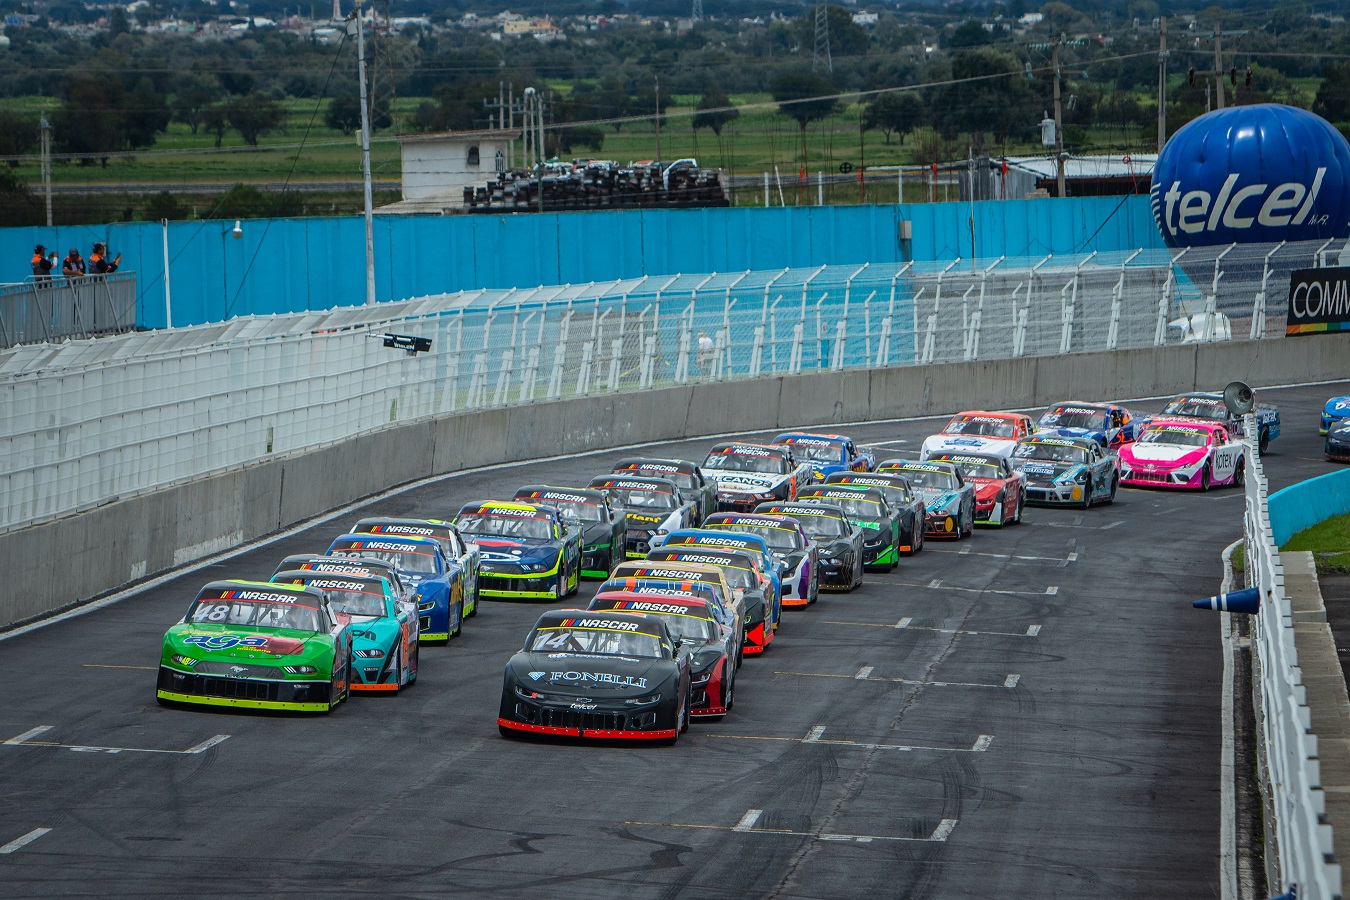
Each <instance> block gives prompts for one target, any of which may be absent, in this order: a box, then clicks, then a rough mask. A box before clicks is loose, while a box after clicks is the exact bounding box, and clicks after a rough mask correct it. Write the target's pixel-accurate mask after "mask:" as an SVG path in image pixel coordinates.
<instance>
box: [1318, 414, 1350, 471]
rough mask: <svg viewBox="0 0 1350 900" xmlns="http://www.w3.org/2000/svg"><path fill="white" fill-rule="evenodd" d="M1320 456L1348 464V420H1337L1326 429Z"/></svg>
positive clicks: (1349, 435) (1349, 444)
mask: <svg viewBox="0 0 1350 900" xmlns="http://www.w3.org/2000/svg"><path fill="white" fill-rule="evenodd" d="M1322 454H1323V455H1324V456H1326V458H1327V459H1330V460H1334V461H1336V462H1350V419H1337V420H1336V421H1335V422H1334V423H1332V425H1331V427H1330V428H1328V429H1327V440H1326V443H1324V444H1323V445H1322Z"/></svg>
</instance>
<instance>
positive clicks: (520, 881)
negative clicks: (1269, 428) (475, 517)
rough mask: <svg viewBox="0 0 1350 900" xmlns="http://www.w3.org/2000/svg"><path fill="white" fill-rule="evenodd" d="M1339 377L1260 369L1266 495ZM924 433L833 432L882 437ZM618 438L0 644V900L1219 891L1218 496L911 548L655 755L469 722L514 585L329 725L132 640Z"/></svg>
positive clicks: (502, 634) (581, 465)
mask: <svg viewBox="0 0 1350 900" xmlns="http://www.w3.org/2000/svg"><path fill="white" fill-rule="evenodd" d="M1347 390H1350V388H1347V387H1345V386H1324V387H1310V388H1298V389H1286V390H1271V391H1265V392H1263V393H1262V397H1261V399H1262V400H1263V401H1267V402H1274V403H1277V404H1278V405H1279V406H1280V408H1281V412H1282V415H1283V419H1284V429H1285V434H1284V436H1283V437H1281V438H1280V439H1279V440H1277V441H1276V442H1275V443H1274V445H1273V446H1272V448H1271V452H1270V453H1269V454H1268V455H1267V457H1266V462H1267V466H1268V470H1269V474H1270V476H1271V480H1272V483H1273V486H1274V487H1279V486H1283V485H1284V484H1287V483H1290V482H1292V481H1296V480H1300V479H1302V478H1306V477H1309V476H1311V475H1314V474H1318V473H1321V472H1324V471H1326V470H1328V469H1329V468H1330V465H1331V464H1328V463H1325V462H1324V461H1323V460H1322V458H1321V454H1320V448H1321V439H1320V438H1319V437H1318V436H1317V434H1316V423H1317V410H1318V409H1319V408H1320V406H1321V404H1322V402H1323V400H1324V399H1325V398H1326V397H1328V396H1331V395H1332V394H1335V393H1345V392H1346V391H1347ZM1134 406H1135V408H1137V409H1139V410H1141V411H1152V410H1157V409H1159V408H1161V403H1160V402H1159V401H1144V402H1138V403H1135V404H1134ZM938 427H940V422H939V421H936V420H932V419H929V420H925V421H908V422H898V423H890V424H873V425H866V426H856V427H850V428H847V429H841V430H846V431H847V432H848V433H850V434H852V435H853V436H855V437H857V438H859V439H861V440H862V441H863V442H864V443H870V444H877V443H881V442H890V443H888V444H886V445H885V447H886V449H888V450H891V451H894V452H895V453H896V455H903V454H913V453H914V452H916V451H917V448H918V446H919V443H920V442H921V440H922V438H923V437H924V436H925V435H926V434H929V433H931V432H933V431H935V430H937V428H938ZM711 443H712V441H711V440H697V441H688V442H683V443H676V444H670V445H665V446H662V447H660V448H652V449H651V451H650V452H652V453H653V454H659V455H673V456H683V457H686V458H691V459H702V457H703V455H704V453H705V451H706V449H707V448H708V447H709V445H710V444H711ZM560 449H565V448H560ZM624 455H631V454H630V452H629V451H613V452H606V453H600V454H593V455H590V456H585V457H580V458H572V459H565V460H559V461H555V462H547V463H531V464H524V465H516V466H509V467H503V468H500V469H497V470H494V471H491V472H484V473H476V474H466V475H462V476H458V477H451V478H447V479H445V480H442V481H440V482H437V483H434V484H430V485H426V486H422V487H419V488H416V489H414V490H411V491H408V492H406V493H402V494H398V495H395V496H392V497H388V498H386V499H382V500H379V501H376V502H372V503H369V504H367V505H364V506H363V507H362V508H360V509H358V510H353V511H352V512H350V513H348V514H345V515H343V516H342V517H340V518H339V519H336V520H334V521H329V522H325V523H322V524H319V525H316V526H314V527H312V528H310V529H308V530H306V531H302V532H299V533H297V534H294V535H290V536H286V537H283V538H281V539H278V540H276V541H275V542H273V543H271V544H270V545H267V546H263V547H259V548H256V549H252V550H249V551H248V552H245V553H243V554H241V555H238V556H236V557H234V558H231V559H227V560H224V561H222V562H219V563H216V564H213V565H210V566H209V567H207V568H204V569H202V570H199V571H195V572H192V573H189V574H185V575H183V576H181V577H178V578H175V579H171V580H168V581H166V582H164V583H161V584H158V585H156V586H154V587H151V588H148V589H146V590H144V591H143V592H140V593H138V594H137V595H135V596H133V597H131V598H129V599H127V600H125V601H123V602H120V603H117V604H115V605H110V606H107V607H105V608H101V609H98V610H96V611H93V612H91V613H89V614H87V615H83V616H79V617H74V618H69V619H66V620H64V621H59V622H56V623H54V624H52V625H50V626H49V627H44V628H40V629H37V630H33V631H29V632H27V633H23V634H20V635H17V636H14V637H11V638H10V639H8V640H3V641H0V661H3V664H4V671H5V674H6V680H7V684H8V686H7V687H6V688H5V691H4V696H5V700H4V703H3V704H0V779H2V780H0V785H3V787H0V801H2V802H0V894H3V895H4V896H6V897H53V896H62V897H89V896H97V897H103V898H106V897H129V896H136V897H182V896H191V897H241V896H284V895H295V896H341V895H355V896H396V897H430V896H445V895H460V896H474V897H479V896H481V897H492V896H500V897H512V898H521V897H548V898H596V897H618V898H623V900H639V898H669V897H699V898H705V897H706V898H722V897H726V898H732V897H793V898H808V897H819V898H836V897H838V898H844V897H848V898H856V897H873V896H884V897H896V898H966V897H997V898H1023V897H1026V898H1031V897H1036V898H1041V897H1063V898H1121V897H1126V896H1155V895H1156V896H1162V895H1166V896H1177V897H1202V896H1217V893H1218V888H1217V868H1218V866H1217V852H1218V815H1219V755H1218V748H1219V742H1220V715H1219V683H1220V675H1221V672H1220V654H1219V640H1218V621H1217V619H1216V618H1214V617H1213V616H1212V615H1209V614H1205V613H1202V612H1199V611H1196V610H1193V609H1191V606H1190V601H1191V600H1192V599H1195V598H1199V597H1202V596H1206V595H1209V594H1211V593H1214V592H1215V591H1217V589H1218V586H1219V580H1220V575H1221V571H1220V562H1219V553H1220V551H1221V549H1222V548H1223V547H1224V546H1225V545H1227V544H1228V543H1230V542H1231V541H1233V540H1234V539H1235V538H1236V537H1237V536H1238V535H1239V533H1240V529H1241V524H1240V523H1241V516H1242V507H1243V503H1242V499H1241V494H1240V492H1238V491H1235V490H1233V489H1231V488H1230V489H1217V490H1215V491H1213V492H1211V493H1209V494H1204V495H1200V494H1180V493H1172V492H1161V491H1137V490H1122V491H1121V493H1120V496H1119V499H1118V500H1117V501H1116V503H1115V504H1114V505H1111V506H1105V507H1097V508H1093V509H1091V510H1087V511H1082V510H1077V511H1071V510H1048V509H1033V510H1030V511H1029V512H1028V514H1027V516H1026V523H1025V524H1024V525H1021V526H1013V527H1009V528H1005V529H1002V530H998V529H992V530H989V529H980V530H977V532H976V534H975V536H974V537H973V538H972V539H970V540H969V541H966V542H962V543H960V544H951V543H945V544H939V543H936V542H931V543H930V544H929V545H928V548H927V549H925V550H924V551H923V552H922V553H921V554H919V555H918V556H917V557H915V558H913V559H907V560H904V561H902V563H901V565H900V567H899V568H898V569H896V570H895V571H894V572H892V573H891V574H888V575H872V574H869V575H868V576H867V581H866V584H865V585H864V587H863V588H862V589H860V590H859V591H857V592H855V593H853V594H826V595H822V599H821V600H820V602H819V603H818V604H817V605H815V606H814V607H812V608H810V609H808V610H805V611H791V612H788V613H785V616H784V623H783V626H782V628H781V630H780V631H779V637H778V639H777V641H776V642H775V643H774V644H773V646H772V647H771V649H770V650H769V652H768V653H767V654H765V655H764V656H763V657H762V658H747V660H746V662H745V665H744V667H743V668H742V670H741V672H740V676H739V678H738V679H737V691H736V707H735V709H734V710H733V711H732V713H731V715H729V716H728V717H727V718H726V720H725V721H724V722H721V723H718V724H699V723H695V724H694V726H693V727H692V728H691V730H690V731H689V733H688V734H686V735H685V736H684V737H683V738H682V739H681V740H680V742H679V743H678V745H676V746H674V747H648V746H626V745H622V746H613V745H591V744H587V745H579V744H577V743H557V742H553V743H545V742H535V741H517V740H505V739H503V738H501V737H500V736H498V734H497V728H496V724H495V716H496V711H497V703H498V699H499V695H500V690H501V680H502V679H501V676H502V668H503V666H504V664H505V662H506V659H507V658H508V656H509V655H510V654H511V653H512V652H513V651H514V650H515V649H516V648H518V647H519V646H520V643H521V641H522V640H523V639H524V636H525V634H526V632H527V630H528V629H529V627H530V625H531V624H532V623H533V621H534V619H535V617H536V616H537V614H538V613H539V611H540V610H541V609H542V608H544V607H541V606H534V605H529V604H525V603H506V602H487V603H485V604H484V607H483V609H482V612H481V613H480V614H479V616H478V617H477V618H475V619H471V620H469V622H468V624H467V627H466V629H465V633H464V635H463V636H462V637H461V638H458V639H456V640H454V641H452V642H451V644H450V645H449V646H448V647H439V648H438V647H427V648H424V650H423V652H422V659H421V664H422V668H421V676H420V678H419V680H418V682H417V684H416V686H415V687H413V688H411V689H410V690H408V691H406V692H404V693H401V694H399V695H397V696H359V697H356V698H354V699H353V700H352V701H351V702H350V703H347V704H344V705H342V706H341V707H339V708H338V709H337V710H336V711H335V712H334V713H333V714H332V715H331V716H316V717H306V716H292V715H280V714H272V715H269V714H257V713H231V712H220V711H196V710H182V709H166V708H161V707H160V706H158V705H157V704H156V702H155V699H154V682H155V667H156V664H157V662H158V654H159V646H160V639H161V636H162V634H163V632H164V629H165V628H166V627H167V626H168V625H169V624H171V623H172V622H173V621H175V620H176V619H177V618H178V617H179V616H181V615H182V613H183V610H184V609H185V606H186V604H187V603H188V602H189V601H190V599H191V598H192V596H193V594H194V592H195V591H196V590H197V588H198V587H199V586H200V585H201V584H203V583H204V582H206V581H207V580H210V579H213V578H218V577H230V576H234V577H250V578H260V579H261V578H265V577H267V576H268V575H269V574H270V573H271V571H272V569H273V567H274V565H275V563H276V561H277V560H279V559H280V558H281V557H282V556H284V555H286V554H289V553H295V552H301V551H305V550H321V549H322V548H323V547H325V546H326V545H327V543H328V540H329V538H330V537H331V536H333V535H335V534H338V533H340V530H341V528H340V526H341V523H346V522H352V521H355V520H356V519H357V518H358V517H359V516H360V515H370V514H377V513H379V514H389V515H398V516H436V517H446V518H448V517H449V516H450V515H452V514H453V513H454V512H455V510H456V509H457V508H458V506H459V505H460V504H461V503H462V502H466V501H469V500H471V499H479V498H486V497H492V496H496V497H509V496H510V495H511V493H512V492H513V491H514V490H515V488H516V487H517V486H519V485H522V484H526V483H541V482H542V483H551V484H559V485H566V484H584V483H585V479H587V478H588V477H589V476H591V475H592V474H596V473H600V472H604V471H607V469H608V466H609V464H610V463H611V462H612V461H613V460H616V459H618V458H619V457H621V456H624ZM52 552H53V553H59V552H61V550H60V548H55V547H54V548H52ZM592 590H593V587H588V586H587V585H586V584H585V583H583V591H582V598H581V599H579V600H578V601H577V605H584V602H585V599H584V598H585V597H586V596H587V595H588V594H589V593H590V592H591V591H592ZM41 726H50V727H49V728H47V729H46V730H44V731H41V732H33V729H37V728H39V727H41ZM26 734H30V735H31V736H30V737H28V738H26V739H24V740H23V741H22V742H18V743H16V742H15V741H16V739H18V738H19V737H21V736H23V735H26ZM220 735H228V737H227V738H224V739H222V740H218V741H217V742H216V743H214V744H212V745H211V746H209V747H207V748H205V749H199V750H198V751H197V752H190V753H185V752H167V753H166V752H149V751H185V750H190V749H193V748H199V747H201V745H202V744H203V743H204V742H208V741H209V740H210V739H212V738H215V737H216V736H220ZM6 741H8V742H6ZM38 829H50V831H46V832H38V833H37V836H36V837H34V836H33V835H34V834H35V832H36V830H38ZM21 839H26V842H23V840H21ZM7 842H9V843H7ZM15 843H18V844H20V845H19V846H15Z"/></svg>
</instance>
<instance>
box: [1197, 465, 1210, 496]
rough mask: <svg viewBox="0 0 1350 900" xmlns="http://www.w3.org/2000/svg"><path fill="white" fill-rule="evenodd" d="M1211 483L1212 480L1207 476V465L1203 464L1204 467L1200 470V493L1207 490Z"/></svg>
mask: <svg viewBox="0 0 1350 900" xmlns="http://www.w3.org/2000/svg"><path fill="white" fill-rule="evenodd" d="M1211 481H1212V479H1211V477H1210V474H1209V463H1205V467H1204V468H1203V469H1201V470H1200V490H1202V491H1207V490H1209V485H1210V482H1211Z"/></svg>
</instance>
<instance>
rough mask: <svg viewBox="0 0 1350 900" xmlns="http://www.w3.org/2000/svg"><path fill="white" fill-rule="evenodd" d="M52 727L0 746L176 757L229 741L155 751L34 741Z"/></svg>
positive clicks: (218, 739) (225, 737) (217, 739)
mask: <svg viewBox="0 0 1350 900" xmlns="http://www.w3.org/2000/svg"><path fill="white" fill-rule="evenodd" d="M54 727H55V726H53V725H39V726H38V727H36V728H30V729H28V730H27V731H25V732H24V733H23V734H17V735H15V736H14V737H12V738H10V739H9V740H7V741H3V742H0V746H6V747H51V748H53V749H58V750H73V751H75V752H76V753H168V754H173V755H177V756H187V755H196V754H199V753H205V752H206V751H207V750H210V749H211V748H212V747H214V746H216V745H217V744H219V743H221V742H222V741H226V740H229V738H230V736H229V735H228V734H217V735H215V736H214V737H209V738H207V739H206V740H204V741H202V742H201V743H200V744H197V745H196V746H195V747H189V748H188V749H186V750H156V749H153V748H149V747H102V746H97V745H89V744H63V743H61V742H59V741H35V740H33V738H35V737H37V736H39V735H42V734H46V733H47V732H48V731H51V730H52V728H54Z"/></svg>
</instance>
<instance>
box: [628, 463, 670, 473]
mask: <svg viewBox="0 0 1350 900" xmlns="http://www.w3.org/2000/svg"><path fill="white" fill-rule="evenodd" d="M623 470H624V471H625V472H674V473H676V474H677V475H678V474H679V472H680V469H679V467H678V466H665V465H661V464H660V463H637V464H635V465H631V466H624V467H623Z"/></svg>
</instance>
